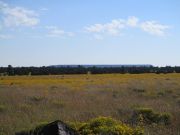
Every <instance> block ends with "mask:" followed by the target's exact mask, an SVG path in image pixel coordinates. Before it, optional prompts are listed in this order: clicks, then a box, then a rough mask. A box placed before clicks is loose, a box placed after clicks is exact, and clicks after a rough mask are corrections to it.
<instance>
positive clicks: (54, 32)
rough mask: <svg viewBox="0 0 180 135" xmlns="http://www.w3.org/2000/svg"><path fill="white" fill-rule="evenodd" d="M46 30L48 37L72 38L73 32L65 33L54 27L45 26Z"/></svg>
mask: <svg viewBox="0 0 180 135" xmlns="http://www.w3.org/2000/svg"><path fill="white" fill-rule="evenodd" d="M46 29H48V30H49V31H48V34H47V36H48V37H72V36H74V33H73V32H66V31H64V30H62V29H60V28H58V27H56V26H46Z"/></svg>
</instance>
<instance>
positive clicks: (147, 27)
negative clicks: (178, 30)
mask: <svg viewBox="0 0 180 135" xmlns="http://www.w3.org/2000/svg"><path fill="white" fill-rule="evenodd" d="M140 27H141V29H142V30H144V31H145V32H148V33H149V34H152V35H156V36H164V35H165V30H167V29H169V28H170V26H167V25H162V24H159V23H157V22H156V21H146V22H143V23H142V24H141V26H140Z"/></svg>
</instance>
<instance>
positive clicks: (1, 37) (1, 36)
mask: <svg viewBox="0 0 180 135" xmlns="http://www.w3.org/2000/svg"><path fill="white" fill-rule="evenodd" d="M11 38H13V37H12V36H11V35H3V34H0V39H11Z"/></svg>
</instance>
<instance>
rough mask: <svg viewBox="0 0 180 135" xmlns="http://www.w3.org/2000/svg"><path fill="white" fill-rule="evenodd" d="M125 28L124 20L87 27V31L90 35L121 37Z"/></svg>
mask: <svg viewBox="0 0 180 135" xmlns="http://www.w3.org/2000/svg"><path fill="white" fill-rule="evenodd" d="M124 27H125V23H124V20H121V19H119V20H112V21H111V22H110V23H105V24H94V25H91V26H87V27H85V31H87V32H90V33H99V34H109V35H114V36H115V35H119V33H120V30H121V29H123V28H124Z"/></svg>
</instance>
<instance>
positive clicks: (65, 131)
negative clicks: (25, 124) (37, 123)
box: [16, 120, 79, 135]
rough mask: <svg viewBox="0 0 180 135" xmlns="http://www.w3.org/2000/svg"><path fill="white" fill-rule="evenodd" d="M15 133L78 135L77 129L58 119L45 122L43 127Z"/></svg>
mask: <svg viewBox="0 0 180 135" xmlns="http://www.w3.org/2000/svg"><path fill="white" fill-rule="evenodd" d="M16 135H79V134H78V133H77V131H75V130H74V129H72V128H71V127H69V126H68V125H67V124H65V123H64V122H62V121H60V120H58V121H55V122H52V123H50V124H47V125H45V126H43V127H38V128H36V129H35V130H31V131H29V132H19V133H16Z"/></svg>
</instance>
